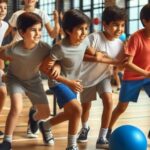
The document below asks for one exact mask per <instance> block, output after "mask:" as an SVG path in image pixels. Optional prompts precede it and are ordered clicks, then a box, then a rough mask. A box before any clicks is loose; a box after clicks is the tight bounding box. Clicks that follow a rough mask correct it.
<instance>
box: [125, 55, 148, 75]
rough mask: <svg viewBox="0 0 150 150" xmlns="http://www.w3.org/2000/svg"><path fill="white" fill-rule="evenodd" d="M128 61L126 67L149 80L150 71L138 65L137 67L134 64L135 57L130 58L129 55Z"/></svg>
mask: <svg viewBox="0 0 150 150" xmlns="http://www.w3.org/2000/svg"><path fill="white" fill-rule="evenodd" d="M126 58H127V60H126V62H125V63H124V66H125V67H126V68H128V69H130V70H132V71H135V72H136V73H138V74H140V75H142V76H145V77H147V78H150V72H149V71H146V70H144V69H142V68H140V67H138V66H137V65H135V64H134V63H133V56H129V55H127V56H126Z"/></svg>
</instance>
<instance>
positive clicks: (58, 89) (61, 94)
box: [50, 83, 77, 108]
mask: <svg viewBox="0 0 150 150" xmlns="http://www.w3.org/2000/svg"><path fill="white" fill-rule="evenodd" d="M50 89H51V90H52V91H53V93H54V94H55V96H56V98H57V103H58V106H59V108H62V107H64V105H65V104H67V103H68V102H70V101H72V100H74V99H77V93H75V92H73V91H72V90H71V89H70V88H69V87H68V86H67V85H65V84H62V83H61V84H57V85H56V86H54V87H51V88H50Z"/></svg>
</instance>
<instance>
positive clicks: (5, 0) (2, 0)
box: [0, 0, 8, 4]
mask: <svg viewBox="0 0 150 150" xmlns="http://www.w3.org/2000/svg"><path fill="white" fill-rule="evenodd" d="M0 3H6V4H7V3H8V0H0Z"/></svg>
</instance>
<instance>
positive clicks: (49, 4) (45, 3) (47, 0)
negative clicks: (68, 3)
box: [39, 0, 56, 44]
mask: <svg viewBox="0 0 150 150" xmlns="http://www.w3.org/2000/svg"><path fill="white" fill-rule="evenodd" d="M55 4H56V3H55V0H40V1H39V9H41V10H44V12H45V13H46V14H47V15H48V16H49V19H50V24H51V26H52V27H53V26H54V20H53V11H54V10H55ZM42 40H43V41H45V42H47V43H49V44H52V41H53V39H52V38H51V37H50V36H49V35H48V32H47V31H46V29H45V28H44V29H43V31H42Z"/></svg>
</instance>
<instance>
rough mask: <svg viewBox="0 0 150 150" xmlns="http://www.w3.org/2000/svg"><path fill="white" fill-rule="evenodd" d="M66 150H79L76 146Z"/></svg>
mask: <svg viewBox="0 0 150 150" xmlns="http://www.w3.org/2000/svg"><path fill="white" fill-rule="evenodd" d="M66 150H79V148H78V146H70V147H67V148H66Z"/></svg>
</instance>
